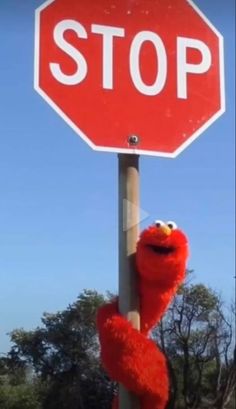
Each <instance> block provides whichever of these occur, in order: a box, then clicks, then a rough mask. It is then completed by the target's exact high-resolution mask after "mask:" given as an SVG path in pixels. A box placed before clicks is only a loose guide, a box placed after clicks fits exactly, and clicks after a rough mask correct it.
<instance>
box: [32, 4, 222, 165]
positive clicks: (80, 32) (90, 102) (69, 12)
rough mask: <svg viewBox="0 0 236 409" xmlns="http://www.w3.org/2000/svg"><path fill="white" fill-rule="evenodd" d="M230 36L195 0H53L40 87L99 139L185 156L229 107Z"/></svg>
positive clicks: (40, 15)
mask: <svg viewBox="0 0 236 409" xmlns="http://www.w3.org/2000/svg"><path fill="white" fill-rule="evenodd" d="M223 77H224V73H223V38H222V36H221V34H220V33H219V32H218V31H217V30H216V28H215V27H214V26H213V25H212V24H211V23H210V21H209V20H208V19H207V18H206V17H205V16H204V15H203V13H202V12H201V11H200V10H199V9H198V8H197V7H196V5H195V4H194V3H193V2H192V1H190V0H137V1H134V0H131V1H126V0H96V1H93V2H88V0H79V1H78V0H49V1H46V2H44V3H43V4H42V5H41V6H40V7H39V8H38V9H37V10H36V35H35V89H36V90H37V91H38V92H39V94H40V95H41V96H42V97H43V98H44V99H45V100H46V101H47V102H48V103H49V104H50V105H51V106H52V107H53V108H54V109H55V110H56V112H57V113H58V114H59V115H60V116H61V117H62V118H63V119H64V120H65V121H66V122H67V123H68V124H69V125H70V126H71V127H72V128H73V129H74V130H75V131H76V132H77V133H78V134H79V135H80V136H81V137H82V138H83V139H84V140H85V141H86V142H87V143H88V144H89V145H90V146H91V147H93V148H94V149H97V150H107V151H115V152H124V153H125V152H127V153H141V154H153V155H160V156H169V157H175V156H176V155H177V154H179V153H180V152H181V151H182V150H183V149H184V148H185V147H186V146H188V145H189V144H190V143H191V142H192V141H193V140H194V139H196V137H198V136H199V135H200V134H201V133H202V132H203V131H204V130H205V129H206V128H207V127H208V126H209V125H210V124H211V123H212V122H214V121H215V120H216V119H217V118H218V117H219V116H220V115H221V114H222V113H223V112H224V78H223Z"/></svg>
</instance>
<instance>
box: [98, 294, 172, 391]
mask: <svg viewBox="0 0 236 409" xmlns="http://www.w3.org/2000/svg"><path fill="white" fill-rule="evenodd" d="M97 324H98V330H99V337H100V342H101V357H102V361H103V364H104V366H105V368H106V370H107V372H108V374H109V375H110V377H111V378H112V379H114V380H115V381H118V382H120V383H122V384H123V385H124V386H125V387H126V388H127V389H128V390H130V391H132V392H133V393H135V394H137V395H139V396H141V395H146V394H149V395H153V396H159V397H162V398H163V397H167V396H168V379H167V369H166V362H165V358H164V356H163V355H162V353H161V352H160V351H159V350H158V348H157V346H156V345H155V343H154V342H153V341H151V340H149V339H147V338H146V337H145V336H144V335H143V334H141V333H139V332H138V331H137V330H136V329H134V328H133V327H132V325H131V324H130V323H129V322H128V321H127V320H126V319H125V318H123V317H122V316H121V315H120V314H119V313H118V303H117V301H116V302H114V303H110V304H106V305H104V306H103V307H101V308H100V309H99V311H98V316H97Z"/></svg>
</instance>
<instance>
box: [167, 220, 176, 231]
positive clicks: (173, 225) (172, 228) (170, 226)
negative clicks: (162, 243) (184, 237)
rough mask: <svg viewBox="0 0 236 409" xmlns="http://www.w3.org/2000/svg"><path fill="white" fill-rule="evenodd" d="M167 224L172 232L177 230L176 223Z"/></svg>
mask: <svg viewBox="0 0 236 409" xmlns="http://www.w3.org/2000/svg"><path fill="white" fill-rule="evenodd" d="M166 224H167V226H168V227H169V228H170V229H171V230H175V229H177V224H176V223H175V222H172V221H169V222H167V223H166Z"/></svg>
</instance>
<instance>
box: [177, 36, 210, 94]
mask: <svg viewBox="0 0 236 409" xmlns="http://www.w3.org/2000/svg"><path fill="white" fill-rule="evenodd" d="M188 48H194V49H196V50H198V51H200V53H201V55H202V61H201V63H200V64H189V63H187V49H188ZM210 66H211V52H210V50H209V48H208V47H207V45H206V44H205V43H203V42H202V41H200V40H196V39H193V38H185V37H177V96H178V98H182V99H187V74H189V73H191V74H203V73H204V72H207V71H208V70H209V68H210Z"/></svg>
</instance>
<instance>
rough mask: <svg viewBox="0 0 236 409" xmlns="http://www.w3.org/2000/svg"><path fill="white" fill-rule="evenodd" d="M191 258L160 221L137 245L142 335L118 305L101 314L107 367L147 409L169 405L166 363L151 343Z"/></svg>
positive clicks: (179, 237)
mask: <svg viewBox="0 0 236 409" xmlns="http://www.w3.org/2000/svg"><path fill="white" fill-rule="evenodd" d="M187 256H188V241H187V238H186V236H185V234H184V233H183V232H182V231H181V230H179V229H178V228H177V226H176V225H175V223H174V222H168V223H163V222H161V221H156V223H155V224H154V225H152V226H150V227H149V228H147V229H146V230H144V231H143V232H142V234H141V236H140V239H139V242H138V244H137V252H136V265H137V271H138V289H139V297H140V317H141V331H140V332H138V331H137V330H136V329H134V328H133V327H132V325H131V323H130V322H128V321H127V320H126V318H124V317H123V316H121V315H120V314H119V310H118V301H117V300H116V301H114V302H112V303H109V304H105V305H103V306H102V307H101V308H100V309H99V310H98V315H97V326H98V332H99V338H100V343H101V359H102V363H103V365H104V367H105V369H106V371H107V372H108V374H109V376H110V377H111V379H113V380H115V381H117V382H120V383H122V384H123V385H124V386H125V388H126V389H128V390H130V391H132V392H133V393H134V394H136V395H137V396H139V399H140V407H141V409H164V408H165V407H166V404H167V402H168V396H169V380H168V369H167V363H166V359H165V356H164V355H163V353H162V352H161V351H160V350H159V349H158V348H157V346H156V344H155V343H154V342H153V341H152V340H151V339H148V338H147V337H148V332H149V331H150V330H151V329H152V328H153V326H154V325H156V324H157V323H158V321H159V320H160V318H161V317H162V315H163V314H164V312H165V310H166V309H167V307H168V305H169V303H170V301H171V300H172V298H173V297H174V295H175V293H176V291H177V288H178V286H179V285H180V284H181V283H182V282H183V279H184V277H185V270H186V260H187ZM116 408H117V409H118V400H117V399H115V400H114V402H113V409H116Z"/></svg>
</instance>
